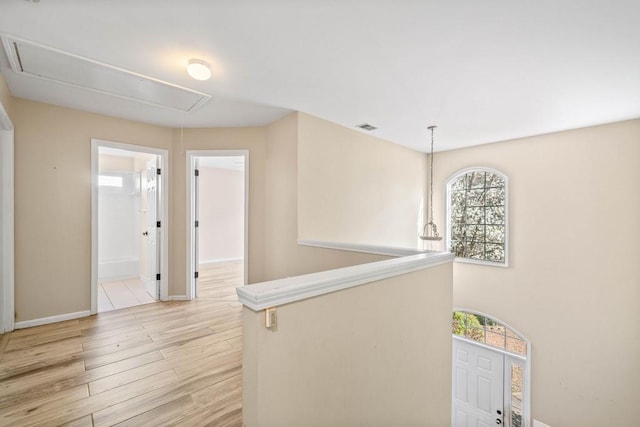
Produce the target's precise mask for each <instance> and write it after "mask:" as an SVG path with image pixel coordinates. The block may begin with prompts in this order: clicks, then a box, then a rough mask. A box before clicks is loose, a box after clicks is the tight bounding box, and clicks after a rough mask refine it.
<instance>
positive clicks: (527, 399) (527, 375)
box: [451, 307, 531, 427]
mask: <svg viewBox="0 0 640 427" xmlns="http://www.w3.org/2000/svg"><path fill="white" fill-rule="evenodd" d="M456 311H464V312H467V313H471V314H477V315H479V316H483V317H486V318H488V319H491V320H494V321H496V322H498V323H500V324H502V325H504V326H505V327H507V328H509V329H511V330H512V331H513V332H515V333H516V334H517V335H518V336H519V337H520V338H521V339H522V340H524V342H525V343H526V345H527V355H526V357H525V356H522V355H518V354H515V353H511V352H508V351H506V350H502V349H500V348H497V347H492V346H490V345H486V344H482V343H479V342H477V341H473V340H470V339H467V338H463V337H460V336H457V335H452V354H451V360H452V364H453V363H455V360H454V357H455V353H454V352H453V342H455V340H458V341H461V342H465V343H468V344H472V345H475V346H478V347H481V348H484V349H487V350H491V351H494V352H496V353H500V354H502V355H503V356H504V364H503V375H502V379H503V383H504V384H503V387H504V391H505V392H504V408H505V413H504V418H505V419H507V416H508V417H509V418H508V419H509V423H510V422H511V370H510V369H509V370H508V369H507V362H516V363H518V364H520V365H521V366H522V367H523V376H524V390H523V392H524V398H523V399H522V404H523V406H524V408H523V411H522V412H523V414H522V416H523V423H522V427H530V426H531V341H530V340H529V339H528V338H527V337H525V336H524V335H523V334H522V333H520V331H518V330H517V329H515V328H513V327H511V325H509V324H508V323H506V322H503V321H502V320H500V319H498V318H496V317H495V316H492V315H490V314H487V313H483V312H481V311H477V310H470V309H467V308H461V307H454V308H453V311H452V313H454V312H456ZM452 369H455V366H453V365H452ZM452 378H453V372H452ZM507 391H509V392H508V393H507ZM451 411H452V413H453V400H452V401H451ZM504 425H510V424H506V423H505V424H504Z"/></svg>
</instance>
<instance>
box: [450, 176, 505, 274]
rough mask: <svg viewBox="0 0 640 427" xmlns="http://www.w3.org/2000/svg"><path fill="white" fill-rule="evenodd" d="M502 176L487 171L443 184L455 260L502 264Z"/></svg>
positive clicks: (503, 232) (503, 249)
mask: <svg viewBox="0 0 640 427" xmlns="http://www.w3.org/2000/svg"><path fill="white" fill-rule="evenodd" d="M506 198H507V185H506V177H505V176H504V175H502V174H501V173H499V172H497V171H492V170H489V169H472V170H466V171H463V172H461V173H459V174H457V175H455V176H454V177H453V178H452V179H451V180H450V181H449V183H448V185H447V205H448V218H447V226H448V239H447V240H448V244H449V249H450V250H451V252H453V253H454V254H455V255H456V257H457V258H460V259H469V260H476V261H486V262H490V263H497V264H505V265H506V259H507V254H506V246H507V245H506V229H507V228H506V226H507V203H506Z"/></svg>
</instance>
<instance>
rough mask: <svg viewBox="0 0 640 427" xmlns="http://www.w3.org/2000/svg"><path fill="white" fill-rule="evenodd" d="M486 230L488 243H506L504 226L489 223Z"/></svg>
mask: <svg viewBox="0 0 640 427" xmlns="http://www.w3.org/2000/svg"><path fill="white" fill-rule="evenodd" d="M486 232H487V242H488V243H504V226H502V225H487V227H486Z"/></svg>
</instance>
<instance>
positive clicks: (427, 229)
mask: <svg viewBox="0 0 640 427" xmlns="http://www.w3.org/2000/svg"><path fill="white" fill-rule="evenodd" d="M436 127H437V126H429V127H428V128H427V129H429V130H430V131H431V157H430V160H431V162H430V166H429V222H427V223H426V224H425V225H424V229H423V230H422V234H421V235H420V236H419V237H420V238H421V239H422V240H431V241H438V240H442V236H440V234H438V227H437V226H436V224H435V223H434V222H433V130H434V129H435V128H436Z"/></svg>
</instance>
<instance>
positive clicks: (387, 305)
mask: <svg viewBox="0 0 640 427" xmlns="http://www.w3.org/2000/svg"><path fill="white" fill-rule="evenodd" d="M451 283H452V266H451V263H449V264H445V265H440V266H437V267H434V268H431V269H426V270H421V271H417V272H413V273H409V274H405V275H401V276H396V277H392V278H389V279H385V280H381V281H377V282H373V283H368V284H365V285H362V286H358V287H355V288H350V289H347V290H343V291H340V292H335V293H331V294H327V295H323V296H320V297H315V298H310V299H307V300H303V301H298V302H295V303H291V304H287V305H283V306H280V307H278V308H277V317H278V326H277V329H276V330H275V331H271V330H267V329H265V327H264V311H260V312H254V311H252V310H250V309H248V308H244V311H243V325H244V332H243V339H244V352H243V393H244V396H243V400H244V403H243V423H244V424H245V425H246V426H247V427H254V426H261V427H269V426H277V427H286V426H296V427H297V426H301V425H304V426H309V427H311V426H355V425H362V426H372V427H373V426H418V425H419V426H433V427H441V426H446V425H449V424H450V420H451V410H450V408H451V332H450V331H451V298H452V296H451Z"/></svg>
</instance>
